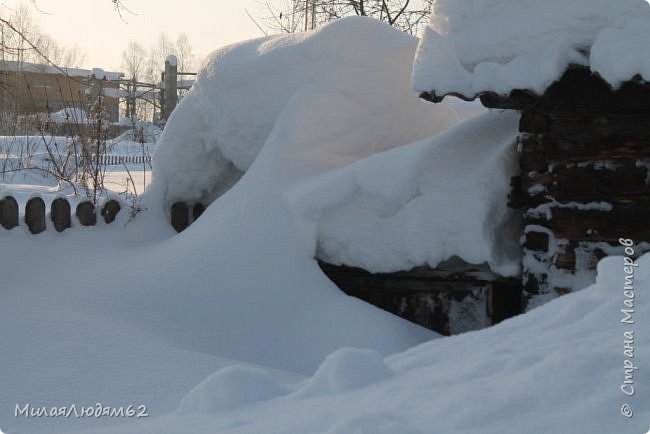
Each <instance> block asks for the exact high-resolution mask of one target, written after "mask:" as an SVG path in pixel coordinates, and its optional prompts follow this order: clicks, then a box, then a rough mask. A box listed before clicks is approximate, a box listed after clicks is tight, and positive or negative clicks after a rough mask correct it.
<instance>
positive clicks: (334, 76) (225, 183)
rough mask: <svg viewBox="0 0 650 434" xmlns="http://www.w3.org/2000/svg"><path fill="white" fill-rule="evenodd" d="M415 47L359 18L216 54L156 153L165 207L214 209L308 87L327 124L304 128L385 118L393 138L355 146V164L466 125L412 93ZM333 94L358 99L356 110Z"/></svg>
mask: <svg viewBox="0 0 650 434" xmlns="http://www.w3.org/2000/svg"><path fill="white" fill-rule="evenodd" d="M416 46H417V39H416V38H414V37H411V36H409V35H406V34H404V33H402V32H399V31H397V30H395V29H394V28H392V27H390V26H388V25H385V24H383V23H380V22H378V21H375V20H372V19H369V18H362V17H351V18H345V19H342V20H339V21H337V22H334V23H331V24H329V25H327V26H324V27H322V28H319V29H317V30H315V31H312V32H305V33H300V34H291V35H276V36H270V37H267V38H261V39H255V40H252V41H247V42H243V43H239V44H235V45H232V46H229V47H226V48H222V49H219V50H217V51H215V52H214V53H212V54H211V55H210V56H208V57H207V58H206V60H205V61H204V63H203V66H202V68H201V71H200V73H199V75H198V77H197V80H196V82H195V84H194V86H193V87H192V90H191V91H190V92H189V94H188V95H186V96H185V97H184V98H183V100H182V102H181V103H180V104H179V107H178V108H177V109H176V110H175V111H174V112H173V114H172V116H171V118H170V120H169V122H168V124H167V128H166V129H165V133H164V134H163V137H162V138H161V140H160V143H159V145H158V148H157V150H156V154H155V161H154V180H153V182H154V184H156V185H158V186H160V187H161V189H162V190H164V198H165V199H166V203H169V202H171V201H174V200H178V199H182V200H186V201H193V200H202V201H204V202H206V203H209V202H210V201H211V200H212V199H214V198H215V197H216V196H218V195H220V194H222V193H223V192H224V191H226V190H227V189H228V188H230V187H231V186H232V184H233V183H234V182H235V181H236V180H237V179H238V178H239V177H240V176H241V173H242V172H244V171H246V170H247V169H248V168H249V167H250V165H251V163H252V162H253V160H255V158H256V156H257V154H258V153H259V151H260V149H261V148H262V145H263V144H264V142H265V141H266V139H267V137H268V135H269V133H270V132H271V129H272V128H273V126H274V125H275V123H276V121H277V120H278V117H279V115H280V112H281V111H282V110H283V108H284V107H285V105H286V104H287V102H288V101H289V99H290V98H291V97H292V96H294V95H295V94H296V93H297V92H300V91H301V90H302V89H305V88H312V89H315V88H318V89H320V91H321V93H322V95H323V96H325V97H326V98H325V99H321V100H319V101H317V102H318V106H319V109H320V110H321V112H322V113H323V118H322V119H320V118H315V119H312V123H311V124H305V125H303V128H304V129H306V130H309V129H312V128H318V127H319V125H320V124H321V123H328V122H330V121H329V119H330V118H331V117H332V116H338V117H339V118H345V117H346V116H354V115H355V112H356V111H362V112H369V113H370V114H372V115H374V116H376V118H377V119H378V120H379V119H381V123H382V124H383V125H382V127H381V128H382V130H381V131H382V132H385V133H386V132H389V135H390V138H387V139H384V140H383V141H382V143H378V144H372V143H367V146H366V147H364V148H361V147H358V146H356V144H354V143H349V144H348V146H349V151H348V152H347V155H346V159H347V161H354V160H355V159H358V158H360V157H363V156H365V155H368V154H369V153H374V152H377V151H381V150H384V149H388V148H391V147H394V146H397V145H401V144H405V143H409V142H413V141H416V140H420V139H423V138H425V137H429V136H431V135H433V134H434V133H436V132H438V131H440V130H442V129H444V128H447V127H448V126H450V125H452V124H454V123H455V122H457V117H456V115H455V112H454V111H453V109H451V108H450V107H449V106H448V105H447V104H439V105H433V104H428V103H425V102H423V101H420V100H418V98H417V94H416V93H414V92H413V91H412V90H410V72H411V63H412V61H413V55H414V53H415V48H416ZM330 95H341V97H344V98H347V99H349V100H350V103H349V104H348V105H347V106H346V107H345V108H346V109H347V111H341V110H342V109H343V107H339V106H337V105H336V101H332V100H331V98H329V97H328V96H330ZM320 96H321V95H320V94H318V95H317V94H314V95H312V97H313V98H319V97H320ZM339 100H340V98H339ZM378 123H379V122H378ZM389 139H390V140H389Z"/></svg>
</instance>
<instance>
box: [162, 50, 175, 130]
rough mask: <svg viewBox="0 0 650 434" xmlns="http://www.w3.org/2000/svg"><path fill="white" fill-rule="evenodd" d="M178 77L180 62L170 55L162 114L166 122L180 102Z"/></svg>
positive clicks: (166, 65) (168, 57)
mask: <svg viewBox="0 0 650 434" xmlns="http://www.w3.org/2000/svg"><path fill="white" fill-rule="evenodd" d="M177 76H178V61H177V59H176V56H174V55H173V54H170V55H169V56H167V58H166V59H165V80H164V85H165V91H164V95H165V105H164V110H163V113H162V116H163V119H164V120H165V121H166V120H167V119H169V115H171V113H172V111H174V109H175V108H176V104H177V102H178V90H177V83H176V80H177Z"/></svg>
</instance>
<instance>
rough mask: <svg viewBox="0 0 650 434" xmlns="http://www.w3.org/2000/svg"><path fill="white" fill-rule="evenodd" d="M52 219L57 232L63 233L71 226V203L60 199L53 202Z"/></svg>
mask: <svg viewBox="0 0 650 434" xmlns="http://www.w3.org/2000/svg"><path fill="white" fill-rule="evenodd" d="M50 218H51V219H52V223H54V229H56V231H57V232H63V231H64V230H66V229H68V228H69V227H70V226H71V221H70V220H71V219H70V203H69V202H68V201H67V199H64V198H62V197H59V198H57V199H54V201H52V205H51V209H50Z"/></svg>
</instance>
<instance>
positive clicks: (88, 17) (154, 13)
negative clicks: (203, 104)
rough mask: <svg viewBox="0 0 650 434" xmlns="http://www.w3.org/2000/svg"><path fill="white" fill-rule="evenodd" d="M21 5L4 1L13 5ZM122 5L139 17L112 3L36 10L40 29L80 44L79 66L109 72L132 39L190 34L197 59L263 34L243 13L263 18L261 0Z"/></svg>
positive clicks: (89, 0)
mask: <svg viewBox="0 0 650 434" xmlns="http://www.w3.org/2000/svg"><path fill="white" fill-rule="evenodd" d="M19 1H20V0H2V2H1V3H2V4H4V5H6V6H8V7H12V6H13V5H15V4H16V3H18V2H19ZM23 1H25V0H23ZM122 1H123V3H124V5H125V6H127V7H128V8H129V9H130V10H131V11H133V12H134V13H135V14H131V13H129V12H126V11H125V12H123V17H124V20H125V21H126V22H124V21H123V20H122V19H120V16H119V15H118V14H117V13H116V12H115V10H114V8H113V5H112V3H111V1H110V0H36V4H37V5H38V7H39V8H40V9H41V10H42V11H43V13H41V12H37V11H34V12H35V14H34V15H35V16H36V17H37V19H38V21H39V24H40V27H41V29H42V30H43V31H44V32H46V33H48V34H50V35H52V36H53V37H54V38H55V39H56V40H57V41H58V42H60V43H61V44H62V45H72V44H74V43H76V44H77V45H78V46H79V47H80V48H82V49H83V50H84V51H85V52H86V53H87V56H86V60H85V62H84V64H83V65H81V66H84V67H101V68H104V69H107V70H108V69H111V70H119V68H120V63H121V53H122V50H123V49H124V48H125V47H126V45H127V44H128V41H129V40H131V39H134V40H137V41H138V42H140V44H142V45H143V46H144V47H145V48H148V47H149V46H150V45H151V44H152V43H153V42H154V40H155V39H156V38H157V37H158V35H159V34H160V32H162V31H164V32H166V33H167V35H168V36H169V37H170V38H171V39H176V36H177V35H178V34H179V33H181V32H184V33H186V34H187V35H188V37H189V39H190V42H191V43H192V47H193V51H194V54H196V55H198V57H199V59H198V60H200V58H201V57H202V56H205V55H206V54H208V53H209V52H210V51H212V50H213V49H215V48H218V47H221V46H223V45H227V44H229V43H232V42H236V41H240V40H243V39H250V38H254V37H258V36H262V35H263V34H262V33H261V32H260V30H259V29H257V27H256V26H255V24H254V23H253V22H252V21H251V19H250V18H248V16H247V15H246V11H245V10H246V9H247V10H248V11H249V12H250V13H251V15H253V16H254V17H256V18H257V17H260V16H262V15H265V6H264V2H263V1H262V0H178V1H174V0H122ZM269 2H270V3H271V4H279V3H280V2H279V0H270V1H269ZM5 11H6V8H5Z"/></svg>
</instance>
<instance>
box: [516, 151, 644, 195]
mask: <svg viewBox="0 0 650 434" xmlns="http://www.w3.org/2000/svg"><path fill="white" fill-rule="evenodd" d="M614 167H615V169H612V168H614ZM647 179H648V169H647V167H645V166H639V165H637V161H636V160H629V159H628V160H620V161H616V162H613V161H605V162H589V163H584V165H583V167H579V166H576V165H573V166H571V165H567V164H558V165H555V167H554V168H553V172H552V173H549V172H545V173H530V172H526V173H524V174H523V176H522V178H521V188H522V190H523V191H524V192H528V191H529V190H530V189H531V188H533V187H535V186H537V185H540V186H543V187H544V188H545V190H546V192H545V194H546V195H547V196H550V197H552V198H554V199H555V200H557V201H559V202H571V201H576V202H583V203H588V202H595V201H606V202H629V201H632V200H633V201H645V199H647V198H649V197H650V185H648V184H647V183H646V180H647ZM531 199H534V198H531V196H530V195H526V196H525V197H524V198H523V201H524V203H525V204H526V205H533V204H534V203H535V202H537V201H538V200H539V198H535V199H534V200H531Z"/></svg>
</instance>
